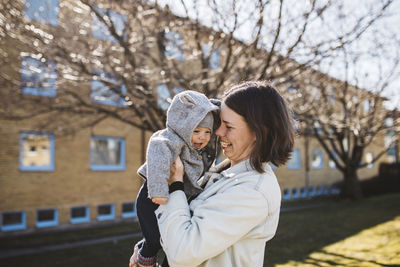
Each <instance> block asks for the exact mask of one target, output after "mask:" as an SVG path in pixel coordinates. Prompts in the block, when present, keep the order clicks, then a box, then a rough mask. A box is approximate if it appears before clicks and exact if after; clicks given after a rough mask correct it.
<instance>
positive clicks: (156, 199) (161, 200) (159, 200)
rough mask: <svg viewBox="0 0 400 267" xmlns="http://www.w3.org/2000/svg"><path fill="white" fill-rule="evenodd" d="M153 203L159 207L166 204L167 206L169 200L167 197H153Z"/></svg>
mask: <svg viewBox="0 0 400 267" xmlns="http://www.w3.org/2000/svg"><path fill="white" fill-rule="evenodd" d="M151 201H153V203H156V204H158V205H164V204H167V201H168V198H167V197H152V198H151Z"/></svg>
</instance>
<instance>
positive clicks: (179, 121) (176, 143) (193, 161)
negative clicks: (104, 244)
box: [136, 91, 219, 266]
mask: <svg viewBox="0 0 400 267" xmlns="http://www.w3.org/2000/svg"><path fill="white" fill-rule="evenodd" d="M214 103H215V104H214ZM218 110H219V107H218V106H217V101H211V100H209V99H208V98H207V97H206V96H205V95H204V94H201V93H198V92H195V91H183V92H181V93H179V94H177V95H176V96H175V97H174V98H173V100H172V103H171V105H170V107H169V108H168V111H167V123H166V124H167V127H166V128H165V129H163V130H160V131H157V132H155V133H154V134H153V135H152V136H151V137H150V140H149V144H148V147H147V154H146V162H145V163H144V164H143V165H142V166H141V167H140V168H139V169H138V174H139V175H140V176H141V177H143V178H144V179H145V183H144V184H143V186H142V188H141V189H140V192H139V194H138V197H137V201H136V206H137V215H138V219H139V224H140V227H141V229H142V233H143V236H144V240H143V241H142V242H140V243H139V244H138V246H139V253H138V265H139V266H155V264H156V259H157V258H156V254H157V252H158V250H159V249H160V248H161V245H160V241H159V240H160V233H159V230H158V224H157V219H156V217H155V214H154V211H155V210H156V209H157V208H158V205H159V204H165V203H166V202H167V200H168V193H169V187H168V179H169V175H170V169H171V166H172V164H173V163H174V161H175V159H176V158H177V157H178V156H179V157H180V158H181V160H182V163H183V165H184V170H185V175H184V191H185V194H186V196H187V198H188V199H190V198H192V197H194V196H196V195H197V194H198V193H200V192H201V190H202V188H201V187H200V185H199V184H198V180H199V178H200V177H201V176H202V175H203V174H204V172H205V171H207V170H208V169H209V168H210V166H211V164H212V163H213V161H214V159H215V155H216V137H215V134H213V131H214V129H216V126H217V125H216V123H214V118H218V116H217V112H218Z"/></svg>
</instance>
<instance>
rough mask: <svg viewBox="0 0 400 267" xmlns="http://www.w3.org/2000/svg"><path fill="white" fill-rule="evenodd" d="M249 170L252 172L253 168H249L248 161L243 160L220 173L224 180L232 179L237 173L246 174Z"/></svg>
mask: <svg viewBox="0 0 400 267" xmlns="http://www.w3.org/2000/svg"><path fill="white" fill-rule="evenodd" d="M251 170H253V168H252V167H251V164H250V159H245V160H242V161H241V162H239V163H237V164H235V165H234V166H232V167H230V168H228V169H226V170H224V171H222V172H221V175H222V176H224V177H226V178H232V177H233V176H235V175H237V174H239V173H243V172H248V171H251Z"/></svg>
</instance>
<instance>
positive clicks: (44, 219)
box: [36, 209, 58, 228]
mask: <svg viewBox="0 0 400 267" xmlns="http://www.w3.org/2000/svg"><path fill="white" fill-rule="evenodd" d="M56 225H58V210H57V209H43V210H38V211H37V213H36V226H37V227H39V228H42V227H50V226H56Z"/></svg>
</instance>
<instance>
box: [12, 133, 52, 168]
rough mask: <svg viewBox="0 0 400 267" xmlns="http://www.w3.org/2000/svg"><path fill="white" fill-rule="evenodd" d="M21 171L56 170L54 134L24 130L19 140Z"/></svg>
mask: <svg viewBox="0 0 400 267" xmlns="http://www.w3.org/2000/svg"><path fill="white" fill-rule="evenodd" d="M19 169H20V170H21V171H54V135H53V134H50V133H35V132H23V133H21V134H20V140H19Z"/></svg>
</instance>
